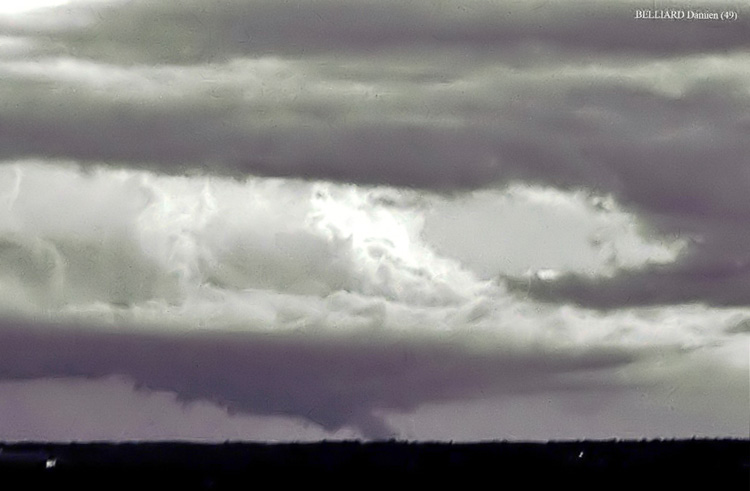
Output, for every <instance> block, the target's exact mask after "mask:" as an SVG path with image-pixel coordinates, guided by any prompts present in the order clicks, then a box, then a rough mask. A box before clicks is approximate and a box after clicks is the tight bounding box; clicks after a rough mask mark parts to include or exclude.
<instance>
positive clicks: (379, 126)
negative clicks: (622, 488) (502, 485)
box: [0, 0, 750, 437]
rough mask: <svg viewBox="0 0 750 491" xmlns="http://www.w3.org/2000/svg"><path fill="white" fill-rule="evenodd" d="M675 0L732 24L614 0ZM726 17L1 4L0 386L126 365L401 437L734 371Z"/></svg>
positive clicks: (538, 7)
mask: <svg viewBox="0 0 750 491" xmlns="http://www.w3.org/2000/svg"><path fill="white" fill-rule="evenodd" d="M657 3H659V2H657ZM672 7H674V8H681V9H694V10H695V11H711V12H723V11H732V12H735V13H736V14H737V18H736V19H735V20H697V19H693V20H681V21H678V20H675V21H668V20H647V19H636V18H635V11H636V9H654V8H672ZM748 19H750V11H748V9H747V7H746V6H744V5H735V4H733V3H732V2H708V1H704V2H698V3H694V4H691V5H672V4H671V3H668V2H664V4H663V5H654V3H653V2H651V3H650V4H645V3H641V2H617V3H614V2H604V3H597V4H595V5H594V4H591V3H589V2H582V1H581V2H578V1H575V2H546V3H537V4H535V3H529V4H527V3H524V4H518V3H516V2H484V1H476V2H454V1H430V2H420V3H418V4H411V3H410V4H405V3H403V2H401V3H399V2H392V1H390V0H388V1H383V2H371V1H356V2H340V1H335V0H314V1H309V2H272V1H266V0H259V1H247V2H240V1H229V2H220V3H214V2H201V1H198V0H189V1H183V2H169V1H161V0H153V1H146V0H135V1H128V2H124V1H123V2H121V1H94V2H89V1H74V2H68V3H64V4H62V5H59V6H57V7H54V8H48V9H37V10H30V11H29V12H25V13H14V14H13V15H8V14H3V13H2V11H0V42H1V43H2V44H0V162H1V164H0V319H2V322H0V325H1V326H2V327H0V329H1V331H0V338H1V339H2V342H1V343H0V377H3V378H6V379H23V380H26V379H33V378H37V379H45V378H50V377H54V378H56V377H85V378H101V377H108V376H111V375H123V376H125V377H127V378H128V379H129V380H132V381H133V382H134V383H135V384H136V385H139V386H141V387H143V388H148V389H149V390H165V391H170V392H174V393H176V394H178V397H179V398H182V399H184V400H191V401H192V400H205V401H210V402H211V403H215V404H218V405H221V406H222V407H226V408H230V409H232V410H236V411H240V412H245V413H252V414H261V415H285V416H288V417H294V418H302V419H307V420H309V421H315V422H317V423H318V424H319V425H320V426H321V427H323V428H325V430H326V431H329V432H334V431H336V430H338V429H341V428H355V429H356V430H357V431H359V432H361V433H362V434H364V435H367V436H369V437H382V436H387V435H390V434H392V433H393V432H395V433H398V431H399V430H398V429H397V428H393V429H391V428H389V427H388V424H387V420H388V416H387V415H386V416H383V414H384V413H383V411H385V413H387V412H388V411H391V412H392V413H393V412H400V413H404V414H408V413H410V412H413V411H416V410H418V408H421V407H424V406H425V405H429V404H433V403H461V402H462V401H475V400H477V399H479V398H481V397H499V398H502V397H503V396H504V395H512V394H519V393H523V394H533V395H534V396H536V395H540V394H545V393H551V392H556V391H557V392H560V391H562V392H568V391H572V392H574V393H576V394H579V393H581V394H582V393H585V392H586V391H587V390H589V391H608V390H611V391H612V392H613V393H618V394H624V393H625V392H627V391H628V390H631V389H632V387H634V386H638V385H639V384H641V385H648V384H655V385H659V384H667V383H668V381H674V380H676V379H679V380H685V379H684V378H680V377H683V376H678V375H675V373H667V371H665V370H664V369H663V368H662V367H661V365H660V364H659V361H658V360H665V359H666V360H669V363H672V364H673V365H672V366H673V367H682V368H684V373H692V374H695V373H696V371H698V367H701V366H704V365H705V366H711V367H715V366H718V367H720V368H717V370H718V371H719V372H720V373H722V374H724V375H726V376H727V377H728V378H729V379H732V380H734V381H735V382H736V380H735V379H737V380H739V379H741V378H742V376H741V375H738V374H740V373H744V372H742V371H743V370H745V371H746V368H747V362H748V360H747V357H746V350H745V352H743V351H742V349H741V348H743V347H746V342H747V328H746V324H747V321H746V319H747V315H749V313H748V311H747V308H748V307H749V306H750V252H748V251H750V231H749V230H750V229H749V228H748V223H750V199H748V189H750V160H749V157H750V142H749V141H748V139H747V137H746V136H747V135H748V134H750V91H748V87H750V56H748V54H747V52H748V47H750V24H748ZM722 350H727V352H731V356H726V357H725V358H726V359H724V358H723V357H724V355H725V354H726V353H725V352H724V351H722ZM738 353H740V354H738ZM698 360H701V361H698ZM706 360H708V361H706ZM675 370H677V369H675ZM698 378H699V379H700V377H698ZM701 380H702V379H701ZM735 382H732V383H733V384H734V385H733V386H735V385H736V386H738V387H739V386H742V384H737V383H735ZM700 383H708V382H706V381H702V382H700ZM743 390H744V389H743ZM576 397H578V396H576ZM693 404H697V403H696V400H695V399H691V401H690V402H688V403H686V405H687V406H690V405H693ZM732 404H733V406H732V407H733V409H732V411H735V413H737V414H739V413H740V412H742V411H744V409H743V410H742V411H740V410H739V409H737V408H738V407H739V406H740V405H741V403H739V404H738V403H736V401H735V402H733V403H732ZM392 413H391V416H392ZM733 414H734V413H733ZM739 419H741V418H739Z"/></svg>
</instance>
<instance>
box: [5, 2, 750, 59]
mask: <svg viewBox="0 0 750 491" xmlns="http://www.w3.org/2000/svg"><path fill="white" fill-rule="evenodd" d="M680 7H685V6H683V5H680ZM639 8H640V9H653V8H654V4H653V2H652V3H649V2H643V3H640V4H639V3H635V2H618V3H613V2H606V3H605V2H596V3H594V2H584V1H576V2H526V3H523V2H487V1H474V2H459V1H453V0H450V1H428V2H418V3H411V2H407V3H404V2H394V1H381V2H373V1H357V2H341V1H335V0H316V1H308V2H276V1H269V0H259V1H230V2H221V3H211V2H202V1H198V0H191V1H185V2H172V1H163V0H162V1H141V0H139V1H130V2H121V3H115V4H114V5H111V6H104V5H101V4H96V3H94V4H92V5H90V6H89V5H86V4H84V5H83V6H81V7H73V8H71V7H64V8H63V9H60V14H61V16H60V18H59V19H58V21H57V22H55V23H54V24H53V25H52V27H48V29H47V32H44V34H45V35H47V36H49V38H50V40H51V42H50V43H49V46H48V49H52V50H54V48H55V46H56V44H57V43H64V44H65V45H66V46H68V47H69V48H70V49H72V50H74V51H75V52H76V53H77V54H79V55H83V56H90V57H95V58H104V59H107V60H108V61H117V62H128V63H144V62H145V63H152V62H158V63H204V62H216V61H219V62H220V61H226V60H227V59H229V58H232V57H237V56H258V55H269V54H273V55H282V56H293V57H298V56H309V55H316V54H320V53H341V54H348V55H352V54H359V55H362V54H364V55H369V54H372V53H373V52H378V51H382V50H405V49H406V50H408V49H413V50H417V51H425V50H434V49H443V48H450V49H458V50H461V51H463V52H464V53H465V54H468V55H469V56H475V55H478V54H499V53H507V52H508V51H512V50H516V49H519V48H525V47H528V46H535V45H546V46H552V47H555V48H557V49H564V50H570V51H578V52H581V51H582V52H587V53H601V52H606V53H630V54H638V55H654V56H664V55H675V54H688V53H695V52H707V51H714V52H720V51H725V50H731V49H739V48H747V47H748V46H750V27H749V25H748V21H747V17H746V16H743V15H742V14H743V13H745V12H746V10H747V9H746V8H743V6H741V5H740V4H739V2H721V3H719V2H713V3H707V2H701V3H699V4H694V9H695V11H706V10H708V9H710V11H715V12H721V11H722V10H724V9H732V10H735V11H737V10H740V15H739V17H738V19H737V20H736V21H734V22H724V21H700V22H696V21H692V22H690V21H682V22H662V23H660V25H659V26H658V28H654V25H653V23H652V22H649V21H644V20H638V19H635V18H634V17H635V10H636V9H639ZM66 15H67V16H69V17H70V19H69V20H70V24H69V25H67V26H66V25H65V21H64V20H63V19H65V17H66ZM74 21H77V22H74ZM81 21H83V22H81ZM5 30H6V31H11V32H14V31H15V32H19V31H20V32H21V33H27V32H35V31H33V30H32V29H28V30H24V29H18V28H16V29H11V28H9V27H7V26H6V28H5Z"/></svg>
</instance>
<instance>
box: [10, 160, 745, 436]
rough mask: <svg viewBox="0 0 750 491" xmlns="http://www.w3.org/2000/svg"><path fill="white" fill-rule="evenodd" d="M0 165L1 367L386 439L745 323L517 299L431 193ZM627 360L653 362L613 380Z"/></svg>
mask: <svg viewBox="0 0 750 491" xmlns="http://www.w3.org/2000/svg"><path fill="white" fill-rule="evenodd" d="M2 171H3V175H4V176H5V177H6V178H7V179H5V180H4V182H6V183H9V184H8V185H7V186H5V187H4V188H3V189H2V198H3V208H2V210H3V214H2V216H1V217H0V218H1V220H0V226H1V230H2V236H3V242H2V244H1V247H0V258H2V261H1V262H0V289H1V290H2V292H3V295H2V298H3V299H4V301H3V303H2V304H0V307H2V319H3V321H2V324H1V325H0V338H1V339H2V343H1V345H0V346H1V347H0V354H2V356H0V359H1V360H2V361H1V362H0V376H2V377H3V378H6V379H30V378H47V377H86V378H100V377H107V376H110V375H122V376H125V377H128V378H129V379H131V380H133V382H134V383H135V384H137V385H138V386H141V387H143V388H145V389H151V390H166V391H170V392H174V393H176V394H177V395H178V397H179V398H181V399H183V400H186V401H193V400H205V401H210V402H213V403H216V404H219V405H222V406H224V407H227V408H229V409H231V410H234V411H239V412H247V413H252V414H260V415H287V416H293V417H298V418H303V419H307V420H308V421H311V422H315V423H317V424H319V425H321V427H323V428H325V429H326V430H328V431H335V430H337V429H339V428H342V427H350V428H356V429H357V430H358V431H360V432H361V433H362V434H364V435H366V436H368V437H384V436H389V435H391V434H392V431H394V430H392V429H389V428H388V427H387V425H386V424H385V423H384V422H383V421H384V420H383V419H382V414H381V415H378V414H379V412H380V411H410V410H413V409H415V408H417V407H419V406H421V405H424V404H428V403H432V402H443V401H452V400H468V399H472V398H477V397H490V396H493V395H503V394H512V393H525V392H539V391H558V390H563V391H583V392H585V391H587V390H590V389H591V388H593V387H595V388H596V390H613V391H618V390H621V389H622V388H623V387H628V386H630V385H632V384H635V383H651V382H649V381H648V379H649V376H651V377H653V376H654V375H653V372H652V371H651V370H650V369H648V368H647V367H648V366H649V365H650V364H652V363H653V360H654V359H655V358H658V357H664V356H675V357H682V356H690V355H689V354H690V353H691V352H693V351H695V350H701V349H703V348H704V347H705V346H707V345H710V344H711V343H719V345H723V344H724V343H726V342H730V341H729V340H731V339H735V338H736V336H737V334H732V333H731V332H730V331H732V330H733V329H736V327H735V324H736V323H737V320H736V315H738V313H737V312H732V311H726V312H712V311H710V310H708V309H705V308H697V309H696V308H693V309H687V310H685V309H683V308H680V307H678V308H675V309H674V311H672V312H662V313H658V314H657V315H656V317H653V314H648V315H645V316H644V315H642V313H639V312H637V311H633V312H629V313H616V314H613V316H611V317H609V318H601V317H600V316H598V315H592V314H591V313H590V312H587V311H584V310H580V309H578V310H576V309H558V308H542V307H541V306H540V305H538V304H536V303H534V302H527V301H519V300H518V299H516V298H515V297H514V296H513V295H509V294H508V293H507V292H506V291H505V289H504V287H503V285H502V284H499V283H497V282H494V281H486V280H479V279H478V278H477V277H476V276H475V275H474V274H473V273H471V272H470V271H468V270H465V269H464V268H463V267H462V266H461V265H460V263H458V262H457V261H455V260H451V259H446V258H443V257H440V256H439V255H438V254H437V253H436V252H434V251H433V249H432V247H431V246H430V244H429V243H427V242H425V240H424V237H423V235H422V227H423V211H424V208H425V207H429V206H431V205H430V201H431V200H435V199H445V198H442V197H438V196H432V197H430V196H429V195H425V194H420V193H415V192H412V191H408V190H398V189H393V188H362V187H357V186H351V185H340V184H339V185H335V184H331V183H309V182H305V181H291V180H278V179H276V180H273V179H270V180H269V179H261V178H255V179H249V180H246V181H230V180H224V179H218V178H211V177H203V178H199V177H193V178H178V177H167V176H157V175H154V174H151V173H145V172H134V171H114V170H111V169H107V168H104V167H102V168H98V169H94V170H89V171H87V172H84V171H82V170H80V169H79V168H77V167H76V166H72V165H70V164H68V165H56V166H50V165H40V164H35V163H31V162H22V163H15V164H9V165H7V166H5V167H3V168H2ZM43 189H44V192H42V190H43ZM70 189H76V190H77V191H78V193H77V194H74V195H71V194H70ZM52 319H58V320H52ZM655 325H658V326H659V329H653V327H654V326H655ZM708 325H711V326H712V327H711V328H706V327H705V326H708ZM693 326H695V327H693ZM740 335H741V334H740ZM639 366H640V367H642V370H643V371H644V372H645V373H646V376H644V375H642V374H639V375H638V376H635V377H625V378H623V377H622V376H621V375H619V374H618V372H619V371H620V370H622V369H624V368H627V367H639ZM733 370H734V369H733ZM636 371H637V370H636ZM656 378H657V379H659V377H658V376H657V377H656Z"/></svg>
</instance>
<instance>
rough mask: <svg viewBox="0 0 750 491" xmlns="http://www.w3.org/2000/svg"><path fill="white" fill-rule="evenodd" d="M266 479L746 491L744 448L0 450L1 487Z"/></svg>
mask: <svg viewBox="0 0 750 491" xmlns="http://www.w3.org/2000/svg"><path fill="white" fill-rule="evenodd" d="M263 479H271V480H272V481H271V482H272V483H274V484H284V483H300V484H305V485H307V484H309V483H312V482H323V483H324V484H329V483H330V484H333V483H335V482H340V483H342V484H346V483H347V482H349V483H350V484H351V485H361V484H363V483H371V482H372V483H378V484H381V485H382V484H385V485H395V484H397V483H405V482H409V483H413V484H419V483H422V484H427V483H452V484H457V483H467V482H468V481H476V482H486V483H488V484H490V485H491V487H493V488H497V487H499V488H501V489H502V488H505V487H507V486H508V485H509V484H510V483H511V482H514V483H517V484H522V485H523V486H524V488H527V489H540V488H539V486H547V485H554V486H560V485H562V484H566V485H570V484H573V485H576V486H578V489H580V487H581V486H586V487H599V488H600V489H612V488H619V487H623V486H637V487H638V488H639V489H650V488H657V487H658V488H661V489H675V488H674V486H686V487H684V488H682V489H699V488H700V487H703V486H710V487H711V489H742V490H747V489H750V440H703V439H701V440H696V439H693V440H657V441H646V440H642V441H615V440H611V441H580V442H571V441H569V442H550V443H513V442H487V443H470V444H469V443H467V444H452V443H406V442H398V441H393V440H392V441H387V442H372V443H361V442H327V441H324V442H319V443H309V444H263V443H233V442H227V443H224V444H197V443H186V442H148V443H119V444H118V443H72V444H50V443H13V444H1V443H0V480H2V481H3V482H6V481H9V480H16V481H17V485H25V486H28V485H30V484H32V485H33V484H36V485H55V486H57V485H60V486H62V485H75V486H77V489H82V488H81V486H86V487H88V486H91V487H92V488H98V489H134V488H136V487H141V488H143V489H149V488H151V487H166V489H229V488H232V489H235V488H237V489H250V488H251V487H255V486H254V485H255V484H258V485H260V483H261V482H265V481H261V480H263ZM321 479H322V480H323V481H321ZM349 479H355V480H354V481H350V480H349ZM144 486H145V487H144ZM248 486H249V487H248ZM663 486H668V488H664V487H663ZM513 487H515V486H513ZM0 488H3V483H2V482H0ZM7 489H15V488H7ZM19 489H20V488H19ZM25 489H31V488H25ZM49 489H52V488H49Z"/></svg>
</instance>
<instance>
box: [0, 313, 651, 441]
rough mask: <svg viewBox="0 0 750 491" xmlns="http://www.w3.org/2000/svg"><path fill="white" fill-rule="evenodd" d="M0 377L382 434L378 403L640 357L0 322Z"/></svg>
mask: <svg viewBox="0 0 750 491" xmlns="http://www.w3.org/2000/svg"><path fill="white" fill-rule="evenodd" d="M0 336H1V337H2V340H3V342H2V345H0V355H2V356H0V377H2V378H4V379H28V378H48V377H71V376H74V377H86V378H99V377H105V376H108V375H113V374H116V375H124V376H127V377H129V378H132V379H133V380H134V381H135V383H136V384H137V385H138V386H141V387H143V388H147V389H155V390H168V391H174V392H176V393H177V394H178V397H179V398H180V399H182V400H185V401H193V400H207V401H212V402H215V403H217V404H220V405H222V406H225V407H227V408H228V409H229V410H230V411H239V412H245V413H252V414H259V415H287V416H295V417H300V418H303V419H307V420H309V421H312V422H314V423H317V424H319V425H321V426H322V427H324V428H325V429H327V430H330V431H334V430H337V429H339V428H341V427H345V426H349V427H354V428H357V429H358V430H359V431H361V432H362V433H363V434H364V435H366V436H367V437H380V438H382V437H387V436H390V435H391V434H392V433H391V430H390V429H389V428H388V427H387V426H386V425H385V424H384V423H383V422H382V421H381V420H380V419H379V418H378V417H377V415H376V412H377V410H379V409H381V410H382V409H385V410H388V409H395V410H400V411H406V410H412V409H414V408H416V407H418V406H420V405H423V404H426V403H429V402H439V401H449V400H466V399H473V398H475V397H478V396H479V395H480V394H482V396H483V397H487V396H492V395H495V394H504V393H519V392H529V391H531V392H534V391H544V390H576V389H577V388H584V387H586V388H588V389H591V388H592V387H596V386H599V387H600V388H602V389H606V388H607V387H612V388H615V387H617V386H619V385H620V384H621V382H615V381H614V379H612V378H611V377H610V376H609V375H607V369H609V368H616V367H622V366H624V365H627V364H629V363H631V362H633V361H635V360H637V359H638V358H639V357H640V355H637V354H635V353H633V352H628V351H627V350H624V349H616V348H603V347H602V348H589V349H585V350H583V351H581V350H580V349H574V350H571V351H570V352H566V351H561V350H553V349H550V350H549V351H548V352H545V351H536V352H534V353H531V352H526V353H525V352H513V351H510V350H509V351H506V352H504V353H503V352H498V351H481V350H476V349H469V348H466V347H463V346H462V344H461V343H460V342H456V341H457V340H456V339H453V340H449V339H447V338H443V339H442V340H441V339H439V338H425V339H419V338H418V337H406V336H405V337H399V336H385V337H384V336H376V335H375V334H373V333H370V334H358V335H353V336H351V335H342V336H335V335H334V336H331V337H329V338H324V337H320V336H311V335H305V334H303V333H289V334H278V333H277V334H270V333H265V334H261V333H250V332H234V333H230V332H216V331H202V332H182V333H175V332H172V333H167V331H162V333H161V334H159V333H158V331H154V330H150V332H147V331H144V330H141V329H138V330H134V331H128V330H127V329H126V328H123V329H118V330H113V329H107V330H104V331H103V330H101V329H97V328H95V327H94V326H84V327H81V326H74V325H66V324H60V323H41V324H40V323H33V322H28V321H22V320H13V319H8V318H6V319H5V320H3V322H2V324H0Z"/></svg>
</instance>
